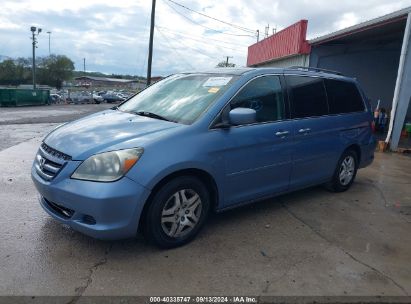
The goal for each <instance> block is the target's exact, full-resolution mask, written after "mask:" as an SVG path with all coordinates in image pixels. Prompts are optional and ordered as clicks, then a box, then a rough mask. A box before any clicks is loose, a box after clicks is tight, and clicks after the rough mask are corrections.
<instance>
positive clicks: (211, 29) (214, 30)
mask: <svg viewBox="0 0 411 304" xmlns="http://www.w3.org/2000/svg"><path fill="white" fill-rule="evenodd" d="M166 1H168V0H164V3H166V4H167V5H168V7H170V8H171V9H172V10H173V11H174V12H176V13H177V14H179V15H180V16H182V17H183V18H185V19H187V20H188V21H190V22H191V23H194V24H196V25H198V26H201V27H204V28H206V29H208V30H210V31H213V32H217V33H220V34H224V35H230V36H237V37H238V36H240V37H253V38H254V37H255V35H243V34H233V33H226V32H223V31H220V30H216V29H213V28H211V27H208V26H205V25H202V24H201V23H198V22H196V21H194V20H192V19H190V18H188V17H187V16H185V15H184V14H182V13H181V12H179V11H178V10H176V9H175V8H174V7H173V6H171V5H170V4H169V3H168V2H166Z"/></svg>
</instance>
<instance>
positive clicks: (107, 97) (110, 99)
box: [102, 92, 124, 103]
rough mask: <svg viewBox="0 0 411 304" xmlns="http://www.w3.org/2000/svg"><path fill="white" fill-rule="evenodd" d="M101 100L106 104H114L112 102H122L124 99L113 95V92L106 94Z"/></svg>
mask: <svg viewBox="0 0 411 304" xmlns="http://www.w3.org/2000/svg"><path fill="white" fill-rule="evenodd" d="M102 97H103V99H104V100H105V101H106V102H107V103H114V102H119V101H124V98H123V97H121V96H119V95H117V94H115V93H113V92H108V93H106V94H104V95H103V96H102Z"/></svg>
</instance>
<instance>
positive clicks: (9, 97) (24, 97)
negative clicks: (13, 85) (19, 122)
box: [0, 89, 50, 107]
mask: <svg viewBox="0 0 411 304" xmlns="http://www.w3.org/2000/svg"><path fill="white" fill-rule="evenodd" d="M49 97H50V91H49V90H42V89H36V90H28V89H0V106H1V107H19V106H40V105H45V104H47V103H48V101H49Z"/></svg>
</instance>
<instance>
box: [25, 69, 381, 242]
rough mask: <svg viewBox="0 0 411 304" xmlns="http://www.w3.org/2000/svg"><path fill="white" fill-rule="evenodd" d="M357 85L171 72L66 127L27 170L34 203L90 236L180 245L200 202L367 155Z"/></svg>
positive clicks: (198, 215)
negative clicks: (37, 199) (138, 238)
mask: <svg viewBox="0 0 411 304" xmlns="http://www.w3.org/2000/svg"><path fill="white" fill-rule="evenodd" d="M371 122H372V115H371V109H370V105H369V103H368V101H367V99H366V98H365V96H364V94H363V92H362V90H361V89H360V87H359V85H358V83H357V82H356V81H355V80H354V79H352V78H348V77H344V76H342V75H340V74H338V73H333V72H330V71H325V70H319V69H312V68H300V67H296V68H289V69H275V68H255V69H253V68H250V69H248V68H247V69H216V70H213V71H209V72H202V73H197V72H196V73H181V74H176V75H172V76H169V77H167V78H165V79H163V80H162V81H160V82H157V83H155V84H153V85H152V86H150V87H148V88H147V89H145V90H144V91H142V92H141V93H139V94H137V95H135V96H134V97H132V98H131V99H129V100H127V101H126V102H124V103H122V104H121V105H119V106H118V107H115V108H112V109H110V110H106V111H103V112H99V113H96V114H93V115H90V116H87V117H84V118H82V119H79V120H77V121H74V122H70V123H67V124H64V125H62V126H60V127H58V128H57V129H55V130H54V131H52V132H51V133H50V134H48V135H47V136H46V138H45V139H44V140H43V142H42V144H41V146H40V148H39V150H38V153H37V155H36V158H35V160H34V163H33V167H32V178H33V181H34V184H35V186H36V188H37V190H38V191H39V192H40V197H41V198H40V203H41V206H42V207H43V208H44V210H45V211H46V212H47V213H49V214H50V215H51V216H52V217H53V218H55V219H56V220H58V221H60V222H62V223H64V224H67V225H69V226H71V227H72V228H73V229H75V230H78V231H81V232H83V233H85V234H87V235H90V236H92V237H96V238H100V239H120V238H128V237H133V236H135V235H136V234H137V232H138V231H139V230H141V231H142V232H143V233H144V235H145V236H146V237H147V238H148V239H149V240H150V241H152V242H153V243H154V244H156V245H158V246H160V247H164V248H169V247H175V246H179V245H182V244H184V243H187V242H188V241H190V240H191V239H193V238H194V236H195V235H196V234H197V233H198V232H199V230H200V228H201V227H202V226H203V225H204V223H205V221H206V218H207V215H208V214H209V212H210V211H223V210H227V209H230V208H233V207H236V206H239V205H243V204H246V203H251V202H255V201H258V200H262V199H266V198H269V197H272V196H275V195H279V194H282V193H286V192H290V191H295V190H298V189H302V188H306V187H310V186H314V185H319V184H324V185H326V186H327V188H328V189H330V190H333V191H337V192H342V191H345V190H347V189H348V188H349V187H350V186H351V184H352V183H353V181H354V179H355V176H356V173H357V169H358V168H363V167H365V166H367V165H369V164H370V163H371V162H372V160H373V158H374V149H375V144H376V142H375V139H374V137H373V135H372V132H371Z"/></svg>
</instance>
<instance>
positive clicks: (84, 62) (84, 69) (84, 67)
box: [83, 58, 86, 75]
mask: <svg viewBox="0 0 411 304" xmlns="http://www.w3.org/2000/svg"><path fill="white" fill-rule="evenodd" d="M83 71H84V75H85V74H86V58H83Z"/></svg>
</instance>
